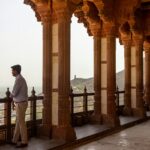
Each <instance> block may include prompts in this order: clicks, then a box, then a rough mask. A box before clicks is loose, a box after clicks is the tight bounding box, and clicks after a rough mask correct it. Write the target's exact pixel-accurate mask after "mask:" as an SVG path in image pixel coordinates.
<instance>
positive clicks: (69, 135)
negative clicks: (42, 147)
mask: <svg viewBox="0 0 150 150" xmlns="http://www.w3.org/2000/svg"><path fill="white" fill-rule="evenodd" d="M52 137H53V138H54V139H59V140H64V141H66V142H72V141H74V140H76V133H75V130H74V128H73V127H71V126H53V129H52Z"/></svg>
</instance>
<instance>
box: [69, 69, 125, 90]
mask: <svg viewBox="0 0 150 150" xmlns="http://www.w3.org/2000/svg"><path fill="white" fill-rule="evenodd" d="M116 82H117V86H118V87H119V90H124V70H122V71H120V72H118V73H117V74H116ZM93 83H94V79H93V78H88V79H83V78H74V79H73V80H71V86H72V88H73V90H74V92H75V93H81V92H83V90H84V87H85V86H86V87H87V91H88V92H93V91H94V87H93Z"/></svg>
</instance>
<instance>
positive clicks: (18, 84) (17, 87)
mask: <svg viewBox="0 0 150 150" xmlns="http://www.w3.org/2000/svg"><path fill="white" fill-rule="evenodd" d="M21 84H22V80H21V79H17V80H16V81H15V84H14V87H13V90H12V93H11V97H15V96H16V95H17V94H18V93H19V90H20V88H21Z"/></svg>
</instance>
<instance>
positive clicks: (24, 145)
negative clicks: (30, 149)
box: [16, 143, 28, 148]
mask: <svg viewBox="0 0 150 150" xmlns="http://www.w3.org/2000/svg"><path fill="white" fill-rule="evenodd" d="M27 146H28V144H24V143H21V144H19V145H17V146H16V148H23V147H27Z"/></svg>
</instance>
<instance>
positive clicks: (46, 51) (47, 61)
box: [40, 11, 52, 136]
mask: <svg viewBox="0 0 150 150" xmlns="http://www.w3.org/2000/svg"><path fill="white" fill-rule="evenodd" d="M40 15H41V20H42V25H43V94H44V100H43V122H42V132H41V134H43V135H47V136H51V127H52V122H51V118H52V112H51V110H52V109H51V103H52V93H51V90H52V39H51V35H52V24H51V15H50V11H41V12H40Z"/></svg>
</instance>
